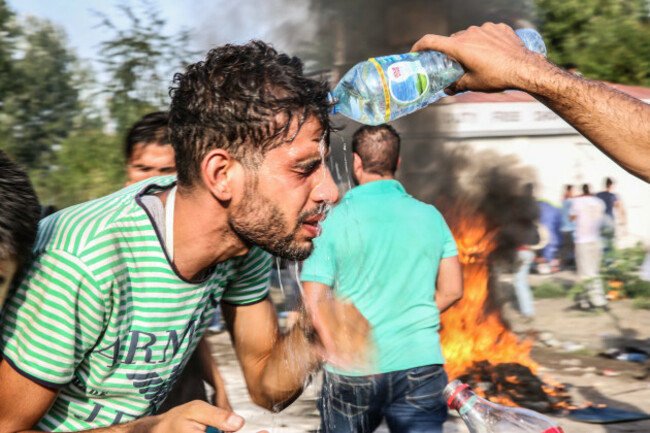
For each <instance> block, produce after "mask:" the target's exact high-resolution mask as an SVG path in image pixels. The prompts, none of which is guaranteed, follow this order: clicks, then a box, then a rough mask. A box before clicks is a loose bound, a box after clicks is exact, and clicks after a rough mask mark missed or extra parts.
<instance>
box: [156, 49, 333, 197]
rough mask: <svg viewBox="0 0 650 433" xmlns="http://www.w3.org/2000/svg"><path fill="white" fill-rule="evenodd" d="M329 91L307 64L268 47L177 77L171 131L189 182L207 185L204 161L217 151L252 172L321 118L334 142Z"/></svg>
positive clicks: (226, 55)
mask: <svg viewBox="0 0 650 433" xmlns="http://www.w3.org/2000/svg"><path fill="white" fill-rule="evenodd" d="M327 92H328V87H327V84H326V83H324V82H320V81H317V80H314V79H311V78H307V77H305V76H304V75H303V66H302V62H301V61H300V59H298V58H297V57H291V56H288V55H286V54H280V53H278V52H277V51H276V50H275V49H273V48H272V47H270V46H269V45H267V44H266V43H264V42H262V41H251V42H249V43H247V44H246V45H230V44H229V45H224V46H221V47H218V48H215V49H212V50H210V51H209V52H208V54H207V56H206V58H205V60H203V61H201V62H198V63H194V64H192V65H190V66H188V67H187V68H186V70H185V72H184V73H178V74H176V75H175V76H174V86H173V87H172V88H171V90H170V95H171V98H172V101H171V107H170V112H169V114H170V122H169V126H170V130H171V141H172V146H173V147H174V150H175V152H176V169H177V170H178V180H179V182H180V183H181V184H185V185H193V184H195V183H196V182H197V181H198V180H199V179H200V166H201V161H202V160H203V158H204V157H205V155H206V154H207V153H208V152H209V151H210V150H212V149H216V148H221V149H225V150H227V151H228V152H229V153H230V154H231V155H232V156H233V158H235V159H236V160H238V161H240V162H241V163H242V164H244V166H245V167H247V168H255V167H256V166H257V165H258V164H259V163H260V162H261V161H262V159H263V157H264V155H265V153H266V152H267V151H269V150H271V149H273V148H275V147H278V146H280V145H281V144H283V143H286V142H287V141H291V140H293V138H294V137H295V134H297V132H296V133H295V134H292V135H293V136H289V133H290V126H291V125H292V124H294V123H295V122H296V120H297V121H298V126H299V128H298V130H299V129H300V127H301V126H302V124H303V123H304V122H305V121H306V120H307V119H308V118H309V117H310V116H314V117H315V118H316V119H317V120H318V121H319V122H320V124H321V125H322V126H323V130H324V131H323V134H324V136H323V138H324V139H325V142H326V143H327V140H328V139H329V131H330V128H331V127H330V123H329V117H328V102H327Z"/></svg>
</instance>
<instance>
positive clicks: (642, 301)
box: [632, 297, 650, 310]
mask: <svg viewBox="0 0 650 433" xmlns="http://www.w3.org/2000/svg"><path fill="white" fill-rule="evenodd" d="M632 307H634V308H638V309H642V310H650V297H648V298H636V299H635V300H634V302H632Z"/></svg>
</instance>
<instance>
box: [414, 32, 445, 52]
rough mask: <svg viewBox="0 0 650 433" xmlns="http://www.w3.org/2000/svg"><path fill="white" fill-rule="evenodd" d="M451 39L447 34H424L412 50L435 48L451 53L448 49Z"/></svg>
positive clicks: (435, 49)
mask: <svg viewBox="0 0 650 433" xmlns="http://www.w3.org/2000/svg"><path fill="white" fill-rule="evenodd" d="M449 39H450V38H449V37H447V36H439V35H424V36H422V37H421V38H420V40H419V41H417V42H416V43H415V45H413V47H412V48H411V51H412V52H413V51H426V50H434V51H441V52H443V53H446V54H449V53H447V51H446V50H447V49H448V47H449V42H450V41H449Z"/></svg>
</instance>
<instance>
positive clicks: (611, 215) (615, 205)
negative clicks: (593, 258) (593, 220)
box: [596, 177, 626, 254]
mask: <svg viewBox="0 0 650 433" xmlns="http://www.w3.org/2000/svg"><path fill="white" fill-rule="evenodd" d="M603 183H604V185H605V190H604V191H600V192H598V193H596V197H598V198H599V199H601V200H602V201H603V202H604V203H605V219H604V220H603V227H602V230H601V234H602V237H603V244H604V245H603V246H604V249H603V253H604V254H607V253H609V252H610V251H612V250H613V249H614V238H615V237H616V225H617V224H618V223H620V224H621V225H625V222H626V218H625V209H624V208H623V206H622V205H621V201H620V200H619V198H618V196H617V195H616V194H615V193H614V192H612V189H613V188H614V181H613V180H612V178H611V177H606V178H605V181H604V182H603ZM614 211H616V214H618V218H616V216H617V215H616V214H615V212H614Z"/></svg>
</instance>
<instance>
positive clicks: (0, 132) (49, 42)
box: [0, 17, 78, 169]
mask: <svg viewBox="0 0 650 433" xmlns="http://www.w3.org/2000/svg"><path fill="white" fill-rule="evenodd" d="M17 32H19V33H18V36H17V37H16V41H15V42H14V44H13V46H12V47H11V48H13V51H14V53H13V56H12V57H11V58H10V60H11V64H10V65H7V67H6V68H7V70H8V73H9V75H8V78H9V80H10V81H9V83H10V86H9V87H8V88H7V89H6V91H5V92H4V95H3V96H4V97H3V101H2V118H1V119H0V146H1V147H2V148H4V149H6V150H7V151H8V153H9V154H10V155H11V156H12V157H13V158H14V159H15V160H16V161H17V162H18V163H19V164H21V165H23V166H25V167H27V168H29V169H43V168H46V167H47V166H48V165H49V164H50V163H51V162H52V156H53V155H52V153H53V146H54V145H57V144H60V142H61V140H63V138H65V137H66V136H67V135H68V133H69V132H70V129H71V128H72V125H73V119H74V116H75V114H76V113H77V110H78V92H77V89H76V88H75V86H74V84H73V81H74V71H73V70H74V64H75V62H76V58H75V57H74V55H73V54H72V53H71V52H70V50H69V49H68V48H67V47H66V39H65V34H64V33H63V31H62V30H61V29H59V28H57V27H55V26H54V25H53V24H52V23H51V22H49V21H46V20H39V19H37V18H35V17H29V18H27V20H26V21H25V22H24V23H20V28H19V29H18V30H17Z"/></svg>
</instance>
